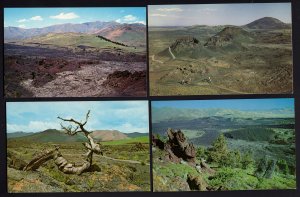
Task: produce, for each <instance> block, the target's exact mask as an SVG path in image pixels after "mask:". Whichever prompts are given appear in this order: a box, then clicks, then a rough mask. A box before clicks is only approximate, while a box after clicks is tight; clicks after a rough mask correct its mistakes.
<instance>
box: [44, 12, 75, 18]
mask: <svg viewBox="0 0 300 197" xmlns="http://www.w3.org/2000/svg"><path fill="white" fill-rule="evenodd" d="M50 18H53V19H60V20H64V19H74V18H79V16H78V15H76V14H75V13H74V12H69V13H64V12H62V13H60V14H58V15H55V16H50Z"/></svg>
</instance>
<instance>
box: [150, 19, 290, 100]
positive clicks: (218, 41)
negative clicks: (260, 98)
mask: <svg viewBox="0 0 300 197" xmlns="http://www.w3.org/2000/svg"><path fill="white" fill-rule="evenodd" d="M259 20H261V21H262V23H264V24H267V23H273V21H268V20H267V19H266V18H262V19H259ZM280 23H281V25H282V24H283V25H282V26H281V25H280V26H278V24H279V23H277V24H275V25H274V26H273V25H271V26H272V29H264V28H257V27H255V28H254V26H253V28H254V29H252V27H251V28H247V27H245V26H229V25H228V26H224V25H217V26H206V25H201V24H200V25H194V26H189V27H176V28H175V27H149V35H148V37H149V57H150V60H149V77H150V94H151V95H153V96H159V95H161V96H167V95H220V94H255V93H256V94H261V93H286V92H292V80H291V79H292V67H293V65H292V43H291V26H290V25H287V24H284V23H282V22H281V21H280ZM276 26H278V29H276V28H273V27H276ZM169 47H170V50H171V52H172V53H173V55H175V57H176V58H173V57H172V55H171V53H170V52H169ZM284 70H285V71H287V72H286V73H283V72H284ZM270 81H272V83H270Z"/></svg>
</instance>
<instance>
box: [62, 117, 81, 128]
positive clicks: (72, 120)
mask: <svg viewBox="0 0 300 197" xmlns="http://www.w3.org/2000/svg"><path fill="white" fill-rule="evenodd" d="M57 118H58V119H61V120H63V121H65V122H73V123H75V124H77V125H79V126H81V125H82V124H81V123H80V122H78V121H76V120H74V119H73V118H71V119H65V118H61V117H59V116H58V117H57Z"/></svg>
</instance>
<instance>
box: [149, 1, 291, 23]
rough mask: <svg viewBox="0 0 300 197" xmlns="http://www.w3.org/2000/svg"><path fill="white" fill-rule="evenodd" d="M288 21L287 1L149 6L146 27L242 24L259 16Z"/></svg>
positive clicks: (289, 20) (289, 16) (289, 7)
mask: <svg viewBox="0 0 300 197" xmlns="http://www.w3.org/2000/svg"><path fill="white" fill-rule="evenodd" d="M266 16H268V17H275V18H277V19H279V20H281V21H283V22H286V23H291V4H290V3H241V4H202V5H201V4H199V5H193V4H191V5H149V6H148V24H149V26H190V25H245V24H247V23H250V22H252V21H254V20H256V19H259V18H262V17H266Z"/></svg>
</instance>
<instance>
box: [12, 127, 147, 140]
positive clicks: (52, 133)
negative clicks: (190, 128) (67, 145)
mask: <svg viewBox="0 0 300 197" xmlns="http://www.w3.org/2000/svg"><path fill="white" fill-rule="evenodd" d="M91 135H92V137H93V138H94V139H95V140H96V141H114V140H123V139H128V138H134V137H140V136H148V135H149V134H148V133H137V132H134V133H122V132H120V131H117V130H96V131H93V133H92V134H91ZM7 138H8V139H15V140H25V141H35V142H83V141H86V138H85V137H84V136H83V135H82V134H81V133H79V134H78V135H74V136H69V135H67V134H66V133H65V132H64V131H60V130H56V129H47V130H45V131H41V132H37V133H26V132H14V133H7Z"/></svg>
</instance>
